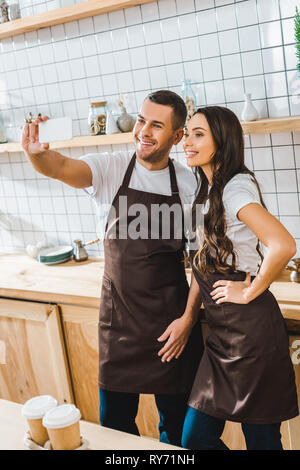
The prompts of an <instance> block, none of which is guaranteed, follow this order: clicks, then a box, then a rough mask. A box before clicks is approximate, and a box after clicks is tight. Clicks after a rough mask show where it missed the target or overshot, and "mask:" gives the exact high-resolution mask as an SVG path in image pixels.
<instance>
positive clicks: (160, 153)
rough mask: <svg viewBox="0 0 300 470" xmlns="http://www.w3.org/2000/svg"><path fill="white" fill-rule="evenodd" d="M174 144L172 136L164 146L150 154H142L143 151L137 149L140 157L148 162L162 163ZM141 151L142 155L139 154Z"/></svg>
mask: <svg viewBox="0 0 300 470" xmlns="http://www.w3.org/2000/svg"><path fill="white" fill-rule="evenodd" d="M172 146H173V138H171V139H170V140H169V142H167V143H166V145H165V146H164V147H161V148H159V149H158V150H155V151H154V152H151V153H149V154H148V155H145V156H143V155H142V153H143V152H139V151H138V150H136V155H137V157H138V158H140V159H141V160H143V161H144V162H148V163H152V164H155V163H160V162H161V161H162V160H163V159H164V158H165V157H166V155H169V153H170V150H171V148H172ZM139 153H141V155H139Z"/></svg>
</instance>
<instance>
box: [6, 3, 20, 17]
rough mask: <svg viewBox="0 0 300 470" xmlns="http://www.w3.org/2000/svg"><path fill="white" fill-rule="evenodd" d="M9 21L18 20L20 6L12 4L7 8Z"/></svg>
mask: <svg viewBox="0 0 300 470" xmlns="http://www.w3.org/2000/svg"><path fill="white" fill-rule="evenodd" d="M8 16H9V21H14V20H18V19H19V18H21V11H20V5H19V4H18V3H12V4H10V5H9V7H8Z"/></svg>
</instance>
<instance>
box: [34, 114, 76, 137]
mask: <svg viewBox="0 0 300 470" xmlns="http://www.w3.org/2000/svg"><path fill="white" fill-rule="evenodd" d="M72 137H73V133H72V119H71V118H70V117H67V116H66V117H61V118H54V119H48V120H47V121H44V122H40V123H39V140H40V142H41V143H44V142H58V141H62V140H70V139H72Z"/></svg>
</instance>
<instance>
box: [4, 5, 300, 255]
mask: <svg viewBox="0 0 300 470" xmlns="http://www.w3.org/2000/svg"><path fill="white" fill-rule="evenodd" d="M19 3H20V7H21V12H22V16H23V17H25V16H30V15H34V14H38V13H42V12H45V11H50V10H53V9H55V8H60V7H64V6H69V5H73V4H75V3H80V2H79V1H75V0H47V1H46V0H45V1H42V0H20V1H19ZM297 5H298V6H299V2H298V0H236V1H234V0H159V1H158V2H153V3H150V4H146V5H141V6H135V7H132V8H129V9H125V10H120V11H116V12H112V13H109V14H103V15H98V16H95V17H93V18H87V19H83V20H80V21H74V22H71V23H66V24H63V25H58V26H53V27H49V28H44V29H41V30H39V31H33V32H30V33H26V34H21V35H19V36H15V37H10V38H6V39H3V40H1V41H0V119H1V120H2V123H3V124H4V125H5V129H6V134H7V137H8V139H9V141H18V140H19V136H20V131H21V128H22V126H23V122H24V117H25V115H27V113H28V112H29V111H31V112H32V113H33V114H34V115H36V114H37V113H38V112H41V113H42V114H46V115H49V116H51V117H58V116H62V115H68V116H71V117H72V119H73V123H74V124H73V131H74V135H86V134H87V114H88V104H89V102H90V101H95V100H102V99H104V98H105V99H106V100H108V101H111V102H115V100H116V99H117V98H118V96H119V93H120V92H121V91H122V92H123V93H125V94H126V95H127V96H128V111H129V112H130V113H132V114H134V115H135V114H136V113H137V111H138V109H139V106H140V104H141V102H142V100H143V98H144V97H145V96H146V95H147V93H149V92H150V91H152V90H155V89H159V88H169V89H172V90H174V91H176V92H180V85H181V81H182V80H183V79H187V78H190V79H191V80H192V84H193V88H194V91H195V93H196V97H197V105H198V106H202V105H206V104H209V105H213V104H219V105H224V106H228V107H229V108H230V109H232V110H233V111H234V112H236V113H237V115H238V116H239V117H241V112H242V109H243V102H244V93H245V92H246V93H252V98H253V100H254V104H255V106H256V108H257V109H258V111H259V114H260V117H261V118H263V117H277V116H287V115H294V114H300V100H299V85H297V70H296V66H297V59H296V54H295V39H294V29H293V21H294V18H293V17H294V15H295V8H296V6H297ZM245 145H246V163H247V165H248V167H249V168H250V169H253V170H254V171H255V174H256V175H257V178H258V180H259V182H260V184H261V187H262V191H263V196H264V199H265V201H266V203H267V206H268V208H269V210H270V212H271V213H272V214H274V215H275V216H276V217H278V218H279V220H281V221H282V223H283V224H284V225H285V226H286V227H287V228H288V230H290V231H291V233H292V234H293V236H294V237H295V238H296V240H297V245H298V254H297V255H298V256H300V210H299V208H300V206H299V204H300V192H299V188H300V132H294V133H279V134H272V135H251V136H245ZM119 148H126V149H130V150H131V149H132V150H133V145H125V146H106V147H96V146H95V147H92V148H91V147H89V148H75V149H68V148H66V149H63V150H62V151H61V153H63V154H64V155H67V156H70V157H72V158H78V157H79V156H81V155H84V154H85V153H91V152H103V151H108V152H110V151H115V150H118V149H119ZM172 156H173V157H174V158H175V159H178V160H180V161H182V162H183V163H184V162H185V160H184V155H183V151H182V144H179V145H178V146H177V148H176V149H174V151H173V152H172ZM99 223H100V225H101V223H102V220H101V217H100V214H98V213H97V209H96V207H95V205H94V203H93V201H92V200H90V199H89V198H88V197H87V196H86V195H85V193H84V192H83V190H79V189H74V188H71V187H69V186H67V185H64V184H63V183H61V182H59V181H56V180H51V179H50V178H47V177H45V176H43V175H41V174H39V173H37V172H36V171H35V170H34V169H33V168H32V166H31V164H30V163H29V162H28V160H27V158H26V156H25V155H24V154H23V153H19V152H16V153H9V154H8V153H7V154H3V153H2V154H0V247H1V250H2V251H15V250H20V251H23V250H24V249H25V247H26V245H27V244H32V243H37V242H39V241H41V242H43V243H45V244H46V245H50V244H58V243H60V244H70V243H71V242H72V241H73V240H74V239H76V238H80V239H82V240H84V241H89V240H92V239H95V238H96V237H97V225H98V224H99ZM88 252H89V254H90V255H91V256H102V255H103V246H102V243H98V244H95V245H91V246H90V247H88Z"/></svg>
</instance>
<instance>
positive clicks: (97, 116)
mask: <svg viewBox="0 0 300 470" xmlns="http://www.w3.org/2000/svg"><path fill="white" fill-rule="evenodd" d="M88 126H89V133H90V135H103V134H105V133H106V101H97V102H93V103H90V106H89V116H88Z"/></svg>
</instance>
